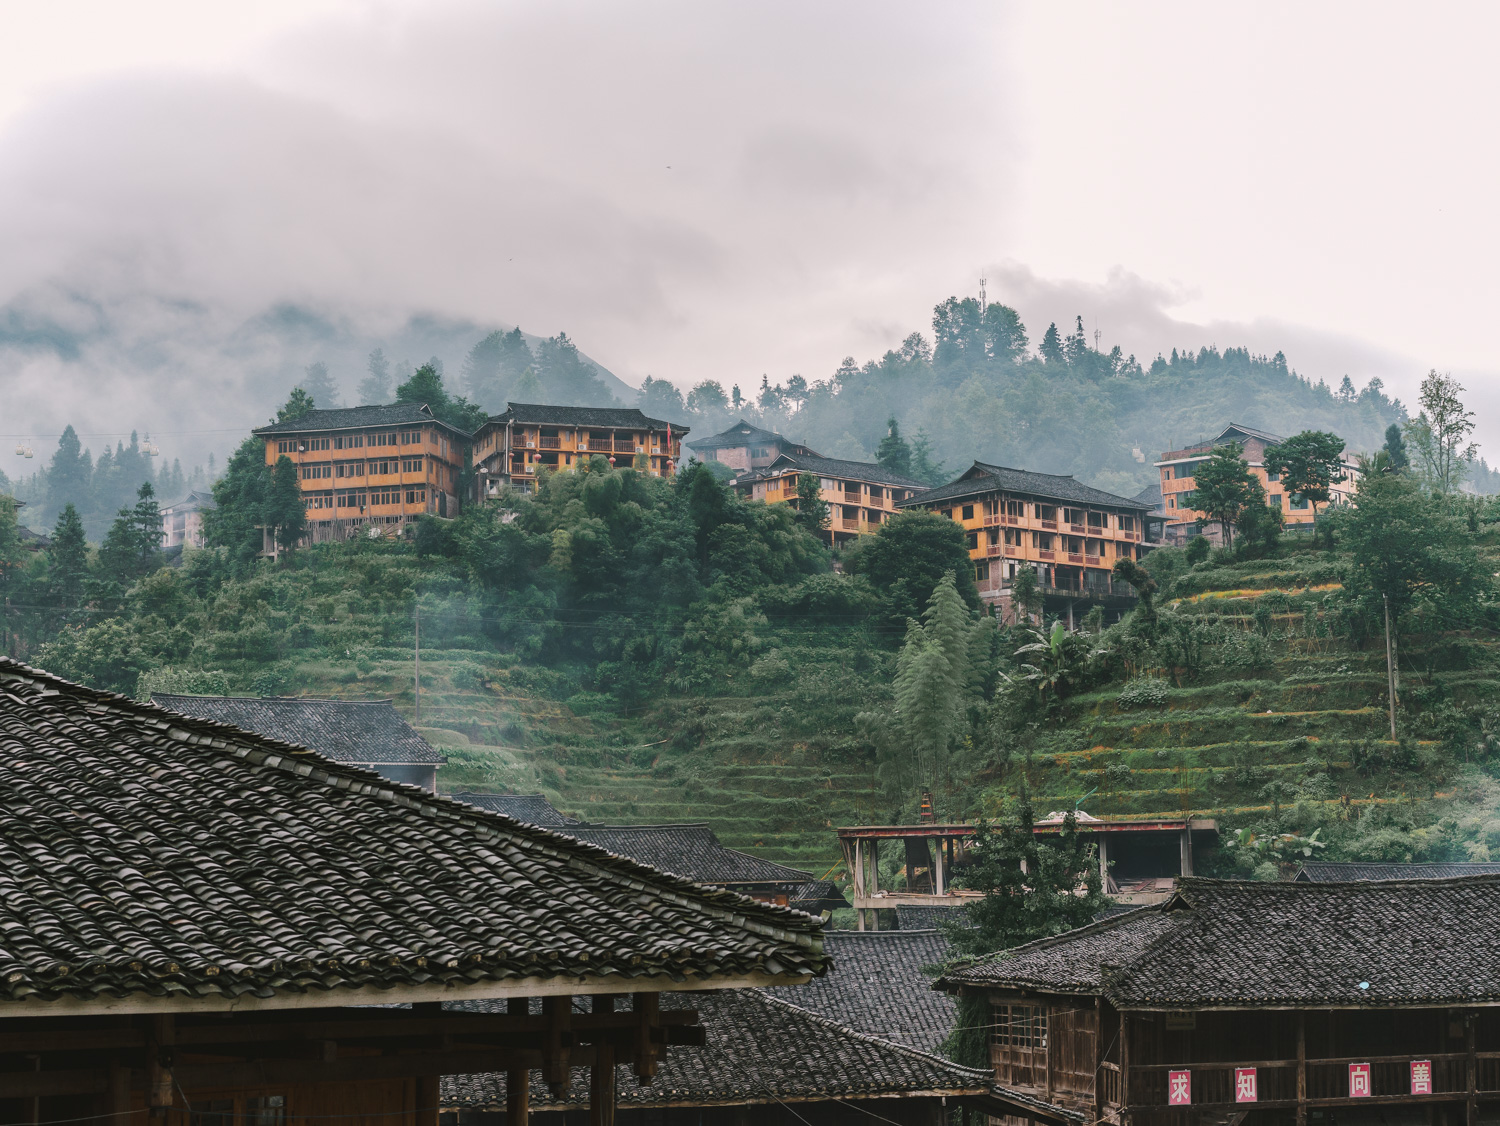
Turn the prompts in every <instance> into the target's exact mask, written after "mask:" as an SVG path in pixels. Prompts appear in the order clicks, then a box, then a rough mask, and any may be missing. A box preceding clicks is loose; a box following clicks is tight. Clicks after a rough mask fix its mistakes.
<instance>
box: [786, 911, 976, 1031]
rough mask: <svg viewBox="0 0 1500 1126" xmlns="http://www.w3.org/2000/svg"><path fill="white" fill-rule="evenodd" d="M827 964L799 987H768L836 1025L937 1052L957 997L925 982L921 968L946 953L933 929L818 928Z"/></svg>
mask: <svg viewBox="0 0 1500 1126" xmlns="http://www.w3.org/2000/svg"><path fill="white" fill-rule="evenodd" d="M823 950H824V952H825V953H827V954H828V955H829V956H830V957H832V958H833V965H834V970H833V972H832V973H830V974H828V975H827V976H825V977H820V978H818V979H817V980H815V981H810V982H808V983H807V984H806V985H788V986H778V987H776V988H774V989H772V990H771V993H772V994H774V995H775V996H777V997H780V998H781V999H782V1000H783V1001H789V1002H791V1003H792V1004H794V1005H800V1006H801V1007H802V1008H804V1009H810V1010H812V1011H813V1012H815V1013H818V1014H820V1015H822V1016H825V1017H827V1018H828V1019H829V1020H835V1021H838V1022H839V1023H840V1024H842V1025H846V1026H847V1027H849V1028H853V1029H855V1030H856V1031H859V1032H865V1033H868V1034H870V1035H871V1036H879V1037H881V1038H882V1039H886V1040H894V1041H896V1042H897V1043H899V1044H905V1045H906V1046H907V1047H908V1048H916V1049H917V1050H919V1051H923V1052H936V1051H938V1050H939V1049H940V1048H941V1046H942V1043H943V1041H944V1040H945V1039H947V1037H948V1034H949V1033H950V1032H952V1031H953V1024H954V1014H955V1011H956V1009H957V1002H956V1001H955V1000H954V999H953V998H952V997H950V996H949V995H947V994H945V993H940V992H937V991H936V990H934V989H933V988H932V979H933V977H934V976H935V975H933V974H930V973H928V972H926V971H927V969H928V967H931V966H936V965H938V964H939V963H940V962H942V961H943V960H944V959H945V958H947V956H948V939H947V938H946V937H944V936H943V935H942V934H940V933H939V932H938V931H935V930H928V931H917V930H899V931H825V932H824V934H823Z"/></svg>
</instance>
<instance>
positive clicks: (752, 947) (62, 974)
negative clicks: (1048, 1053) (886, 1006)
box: [0, 658, 826, 1006]
mask: <svg viewBox="0 0 1500 1126" xmlns="http://www.w3.org/2000/svg"><path fill="white" fill-rule="evenodd" d="M821 951H822V940H821V925H820V924H819V923H818V922H817V920H815V919H810V918H809V917H808V916H807V915H805V914H802V913H801V912H797V911H793V910H790V909H789V908H784V907H776V906H772V905H769V904H763V903H757V902H755V901H754V900H751V899H748V898H746V897H745V896H742V895H739V894H736V893H735V892H731V891H723V890H718V889H709V888H704V887H702V886H701V885H698V884H693V883H691V882H689V881H686V880H682V879H679V878H677V877H674V876H670V875H666V874H664V873H661V872H658V871H656V870H655V869H652V868H647V867H645V866H643V865H640V864H637V863H636V862H634V861H631V860H625V859H621V858H619V857H614V856H611V855H610V854H609V853H606V852H604V851H603V850H602V849H598V848H595V847H594V846H592V845H588V844H584V843H582V842H580V841H576V840H574V839H572V838H571V837H566V836H563V835H561V834H559V833H554V832H550V831H548V830H545V829H541V828H537V827H534V826H529V825H523V824H521V823H519V822H516V821H513V820H511V819H510V818H507V817H503V816H500V815H499V814H494V813H488V812H485V811H483V810H479V809H475V808H474V807H473V806H468V805H464V804H462V803H459V802H455V801H451V800H449V799H447V798H440V797H435V796H432V795H429V794H427V793H426V792H425V791H423V790H420V789H418V788H417V787H415V786H406V785H402V784H400V783H393V782H390V781H387V780H386V779H384V778H381V777H380V776H379V775H377V774H375V773H373V772H371V771H368V770H364V769H361V768H359V767H356V766H347V765H343V764H340V763H336V762H333V761H331V760H329V759H326V758H324V757H322V756H319V755H315V754H313V753H312V752H310V751H307V750H305V749H303V748H300V747H296V746H292V745H289V744H286V743H282V742H279V741H277V740H274V739H270V738H267V737H265V736H261V735H252V734H248V733H245V732H243V731H241V730H240V729H238V728H234V727H228V726H225V725H222V724H218V723H213V722H210V721H207V720H200V719H192V718H188V717H185V716H181V715H178V714H176V713H173V712H169V711H166V710H165V709H163V708H159V707H156V706H155V705H152V704H143V703H139V702H137V701H135V700H131V699H129V698H127V697H123V696H116V695H114V694H112V693H108V692H100V691H96V690H94V689H89V688H82V687H80V686H78V685H75V684H70V683H68V682H67V681H64V680H61V679H60V678H57V677H54V676H51V675H49V674H47V673H44V672H40V671H38V670H35V669H30V668H28V667H26V666H25V665H23V664H21V663H19V662H17V661H14V660H10V659H9V658H0V1006H3V1005H4V1004H5V1003H7V1002H12V1003H13V1002H17V1001H25V1000H29V1001H50V1000H54V999H58V998H63V997H71V998H74V999H76V1000H82V1001H91V1002H92V1001H96V1000H98V999H100V998H107V997H113V998H120V997H135V998H139V997H143V996H144V997H155V998H158V999H163V1000H165V1001H166V1002H167V1003H169V1004H171V1003H175V999H178V998H181V999H184V1000H188V1001H194V1000H198V1001H201V1000H204V999H218V1000H221V1001H222V1000H225V999H232V998H239V999H245V998H256V997H259V998H273V997H276V996H279V995H281V994H287V993H316V994H319V995H324V994H326V995H327V996H328V1000H327V1003H328V1004H339V1003H341V1002H343V1003H351V1002H353V1003H358V1002H359V1000H360V999H361V998H366V997H369V996H371V994H370V993H366V992H359V993H356V992H355V990H361V991H363V990H372V991H379V990H383V989H388V988H391V987H393V986H404V987H418V986H420V987H427V986H431V987H432V988H433V989H434V990H444V989H446V990H450V992H449V996H452V993H451V990H452V989H461V988H473V989H475V990H476V992H478V991H482V990H484V989H486V988H494V989H496V990H500V989H503V988H504V987H505V983H508V982H511V981H514V980H516V979H520V978H535V977H541V978H551V979H560V980H562V981H565V982H568V983H576V982H578V981H579V980H580V979H581V978H583V977H585V976H587V977H595V978H596V977H600V976H602V977H605V978H610V977H616V978H618V979H619V980H620V981H621V983H622V984H624V983H625V982H626V981H628V980H630V979H641V978H653V979H657V980H663V981H666V980H670V981H675V982H685V981H686V980H687V975H690V974H691V975H695V977H694V978H693V980H694V981H695V982H698V983H707V984H711V983H712V981H713V980H714V979H715V978H719V979H720V980H722V979H723V978H724V977H726V976H742V975H746V974H761V973H769V974H774V975H778V976H795V975H799V974H807V973H818V972H821V971H822V969H823V968H824V966H825V963H826V958H825V956H824V955H823V954H822V952H821ZM374 997H375V998H379V997H380V993H379V992H375V993H374Z"/></svg>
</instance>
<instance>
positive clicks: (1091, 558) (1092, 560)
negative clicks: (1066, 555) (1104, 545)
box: [1083, 555, 1099, 567]
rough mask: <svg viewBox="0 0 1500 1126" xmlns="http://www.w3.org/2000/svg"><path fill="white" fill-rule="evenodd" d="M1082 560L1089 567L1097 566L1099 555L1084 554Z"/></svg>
mask: <svg viewBox="0 0 1500 1126" xmlns="http://www.w3.org/2000/svg"><path fill="white" fill-rule="evenodd" d="M1083 561H1084V562H1085V563H1087V564H1088V565H1089V566H1091V567H1097V566H1099V556H1097V555H1085V556H1084V557H1083Z"/></svg>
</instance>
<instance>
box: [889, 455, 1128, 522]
mask: <svg viewBox="0 0 1500 1126" xmlns="http://www.w3.org/2000/svg"><path fill="white" fill-rule="evenodd" d="M993 492H1004V493H1025V494H1030V495H1032V496H1039V497H1046V498H1047V499H1048V500H1061V501H1069V502H1071V503H1076V504H1094V505H1099V506H1101V507H1108V508H1134V509H1138V510H1144V509H1146V507H1147V506H1146V505H1144V504H1141V503H1140V502H1139V501H1134V500H1129V499H1127V498H1125V497H1120V496H1116V495H1115V494H1114V493H1106V492H1105V491H1104V490H1103V489H1095V488H1092V487H1091V486H1089V485H1084V484H1081V483H1079V482H1078V481H1075V480H1073V478H1072V477H1063V476H1060V475H1058V474H1056V473H1032V472H1031V471H1030V470H1027V469H1008V468H1006V467H1005V466H1003V465H986V464H985V463H984V462H982V461H976V462H975V463H974V464H973V465H972V466H971V467H970V468H969V469H968V470H967V471H965V473H964V475H963V476H962V477H960V478H958V480H956V481H950V482H949V483H948V484H946V485H941V486H939V487H938V488H936V489H929V490H928V491H927V492H925V493H922V494H920V495H918V496H916V497H913V498H912V499H911V500H905V501H901V502H900V503H901V504H902V505H903V506H911V507H917V508H923V507H926V506H928V505H930V504H932V503H934V502H936V501H942V500H953V499H957V498H958V497H967V496H978V495H979V494H981V493H993Z"/></svg>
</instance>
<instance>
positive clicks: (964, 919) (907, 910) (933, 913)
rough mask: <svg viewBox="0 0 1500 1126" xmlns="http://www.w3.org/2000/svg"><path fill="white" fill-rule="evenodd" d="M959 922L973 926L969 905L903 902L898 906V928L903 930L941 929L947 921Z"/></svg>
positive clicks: (962, 924)
mask: <svg viewBox="0 0 1500 1126" xmlns="http://www.w3.org/2000/svg"><path fill="white" fill-rule="evenodd" d="M950 922H952V923H957V924H958V925H959V926H962V927H972V926H973V925H974V923H973V921H972V920H971V919H970V918H969V909H968V907H967V906H953V907H928V906H926V905H923V904H916V903H903V904H901V905H900V906H898V907H897V908H896V929H897V930H903V931H941V930H942V929H943V924H945V923H950Z"/></svg>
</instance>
